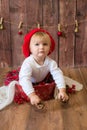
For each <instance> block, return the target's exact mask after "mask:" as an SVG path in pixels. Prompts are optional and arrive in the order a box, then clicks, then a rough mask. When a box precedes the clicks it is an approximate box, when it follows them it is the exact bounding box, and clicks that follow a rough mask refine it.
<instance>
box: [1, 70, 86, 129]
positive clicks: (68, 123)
mask: <svg viewBox="0 0 87 130" xmlns="http://www.w3.org/2000/svg"><path fill="white" fill-rule="evenodd" d="M11 69H12V68H7V69H0V73H2V74H3V76H1V77H2V80H3V78H4V76H5V74H6V73H7V71H9V70H11ZM62 70H63V72H64V74H65V75H66V76H68V77H70V78H73V79H74V80H77V81H79V82H80V83H82V84H83V85H84V87H83V90H81V91H80V92H76V93H75V94H69V98H70V99H69V102H68V103H61V102H60V101H59V100H54V99H53V100H49V101H45V102H44V103H45V108H44V109H43V110H37V109H36V108H35V107H34V106H32V105H30V104H27V103H25V104H21V105H17V104H14V103H12V104H11V105H9V106H8V107H6V108H5V109H3V110H2V111H0V130H6V129H7V130H19V129H20V130H44V129H46V130H58V129H59V130H87V80H86V77H87V68H62ZM1 77H0V79H1Z"/></svg>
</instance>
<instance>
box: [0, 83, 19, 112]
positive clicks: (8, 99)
mask: <svg viewBox="0 0 87 130" xmlns="http://www.w3.org/2000/svg"><path fill="white" fill-rule="evenodd" d="M17 83H18V82H17V81H12V82H11V83H10V84H9V85H8V86H2V87H0V110H2V109H3V108H4V107H6V106H8V105H9V104H11V103H12V102H13V99H14V94H15V84H17Z"/></svg>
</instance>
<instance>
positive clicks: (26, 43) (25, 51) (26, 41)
mask: <svg viewBox="0 0 87 130" xmlns="http://www.w3.org/2000/svg"><path fill="white" fill-rule="evenodd" d="M36 32H45V33H47V34H48V35H49V37H50V40H51V47H50V52H49V54H51V53H52V52H53V50H54V48H55V41H54V39H53V38H52V36H51V35H50V33H49V32H47V31H46V30H43V29H41V28H36V29H33V30H31V31H30V32H29V33H28V34H26V35H25V37H24V43H23V54H24V56H25V57H28V56H29V55H30V54H31V52H30V49H29V44H30V39H31V37H32V35H33V34H35V33H36ZM49 54H48V55H49Z"/></svg>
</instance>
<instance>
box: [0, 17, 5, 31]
mask: <svg viewBox="0 0 87 130" xmlns="http://www.w3.org/2000/svg"><path fill="white" fill-rule="evenodd" d="M3 21H4V19H3V17H1V18H0V30H3V29H4V26H3Z"/></svg>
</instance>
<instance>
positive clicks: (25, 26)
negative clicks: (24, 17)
mask: <svg viewBox="0 0 87 130" xmlns="http://www.w3.org/2000/svg"><path fill="white" fill-rule="evenodd" d="M84 22H87V19H85V20H80V21H79V22H78V24H79V23H84ZM4 23H8V24H11V25H15V26H17V27H18V24H17V23H14V22H10V21H6V20H4ZM72 25H75V22H74V23H70V24H67V25H66V24H65V25H64V24H61V26H62V27H63V28H64V27H66V26H67V27H68V26H72ZM22 27H24V28H31V26H28V25H24V24H23V25H22ZM32 27H35V26H32ZM46 27H48V26H43V28H46ZM49 27H51V28H53V27H57V28H58V25H53V26H50V25H49Z"/></svg>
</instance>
